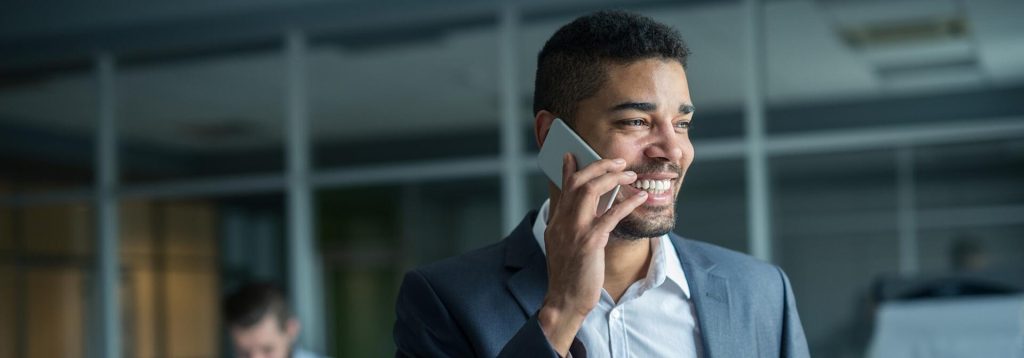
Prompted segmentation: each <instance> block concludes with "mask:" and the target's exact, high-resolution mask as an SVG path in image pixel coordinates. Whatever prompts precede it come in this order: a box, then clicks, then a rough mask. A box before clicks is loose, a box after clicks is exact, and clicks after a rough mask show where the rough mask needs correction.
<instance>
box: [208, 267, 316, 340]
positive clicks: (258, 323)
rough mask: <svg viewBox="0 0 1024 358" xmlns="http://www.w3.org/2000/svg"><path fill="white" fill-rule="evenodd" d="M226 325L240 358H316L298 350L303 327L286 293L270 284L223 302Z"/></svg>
mask: <svg viewBox="0 0 1024 358" xmlns="http://www.w3.org/2000/svg"><path fill="white" fill-rule="evenodd" d="M224 321H225V322H226V323H227V327H228V330H229V331H230V334H231V342H232V343H233V344H234V348H235V356H236V357H239V358H316V355H314V354H312V353H310V352H307V351H304V350H302V349H300V348H298V347H295V341H296V339H297V338H298V337H299V331H300V330H301V325H300V324H299V320H298V319H296V318H295V315H294V314H292V311H291V310H290V309H289V308H288V301H287V300H286V299H285V296H284V293H283V292H282V291H281V289H279V288H278V287H277V286H275V285H273V284H270V283H251V284H248V285H245V286H243V287H241V288H239V289H238V290H237V291H235V293H233V294H231V295H230V296H228V297H227V298H226V299H225V300H224Z"/></svg>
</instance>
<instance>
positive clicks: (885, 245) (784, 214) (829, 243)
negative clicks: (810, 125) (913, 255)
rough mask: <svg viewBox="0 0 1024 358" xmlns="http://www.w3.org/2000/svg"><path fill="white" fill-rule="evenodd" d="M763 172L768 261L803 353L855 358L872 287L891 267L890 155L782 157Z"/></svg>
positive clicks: (863, 339)
mask: <svg viewBox="0 0 1024 358" xmlns="http://www.w3.org/2000/svg"><path fill="white" fill-rule="evenodd" d="M771 171H772V174H773V181H774V182H773V188H774V190H775V192H774V193H773V218H772V220H773V224H774V227H773V230H774V232H775V260H776V262H778V263H780V265H781V266H782V268H783V269H785V270H786V274H787V275H789V278H790V280H791V281H792V284H793V290H794V292H795V294H796V297H797V304H798V307H799V310H800V318H801V319H802V321H803V325H804V330H805V331H806V333H807V339H808V343H809V344H810V345H811V351H813V352H815V354H816V355H821V356H828V357H838V356H847V355H850V354H853V355H861V354H863V350H864V349H865V348H866V347H867V344H868V338H869V337H870V329H871V319H872V318H871V317H872V316H873V314H874V312H873V311H871V308H870V305H871V302H872V301H871V299H873V296H872V287H873V285H874V283H875V282H876V280H877V279H878V278H880V277H883V276H891V275H893V274H895V273H896V272H897V270H898V267H899V262H898V260H899V251H898V232H897V228H896V222H897V220H896V218H897V216H896V204H897V201H896V198H897V196H896V171H895V152H893V151H892V150H878V151H868V152H852V153H835V154H813V155H799V156H786V157H780V158H774V159H773V160H772V163H771ZM837 307H841V308H843V309H836V308H837Z"/></svg>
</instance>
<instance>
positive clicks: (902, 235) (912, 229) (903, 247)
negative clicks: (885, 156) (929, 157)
mask: <svg viewBox="0 0 1024 358" xmlns="http://www.w3.org/2000/svg"><path fill="white" fill-rule="evenodd" d="M916 190H917V189H916V188H915V184H914V149H913V148H911V147H908V146H900V147H899V148H897V149H896V193H897V194H896V195H897V217H898V220H899V222H898V225H899V242H900V251H899V259H900V274H901V275H903V276H911V275H913V274H916V273H917V269H918V264H917V213H916V210H917V208H916V204H915V201H916V193H915V192H916Z"/></svg>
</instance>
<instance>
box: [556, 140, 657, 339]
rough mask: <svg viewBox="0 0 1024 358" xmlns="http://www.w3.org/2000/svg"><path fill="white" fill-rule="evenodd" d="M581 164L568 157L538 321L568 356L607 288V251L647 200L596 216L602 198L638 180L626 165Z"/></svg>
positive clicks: (628, 201) (629, 202) (621, 162)
mask: <svg viewBox="0 0 1024 358" xmlns="http://www.w3.org/2000/svg"><path fill="white" fill-rule="evenodd" d="M575 168H576V159H575V158H573V156H572V155H571V154H568V153H566V155H565V156H563V163H562V192H561V195H560V196H559V197H558V204H557V206H556V207H555V208H553V210H552V211H551V212H550V217H549V218H548V226H547V230H545V231H544V246H545V248H546V251H547V261H548V292H547V295H546V296H545V297H544V305H543V306H541V309H540V312H539V313H538V320H539V321H540V325H541V328H542V329H543V330H544V335H545V336H547V338H548V342H550V343H551V345H552V346H553V347H554V348H555V350H556V351H557V352H558V353H559V354H561V355H562V356H565V355H566V353H567V352H568V351H569V346H570V345H571V344H572V341H573V337H575V336H576V332H578V331H579V329H580V326H582V324H583V320H584V319H585V318H586V317H587V314H588V313H590V310H592V309H594V307H595V306H597V302H598V300H599V299H600V298H601V287H602V286H603V285H604V248H605V245H607V244H608V238H609V235H610V234H611V232H612V229H614V228H615V226H616V225H618V223H619V221H621V220H622V219H623V218H625V217H626V216H627V215H629V213H631V212H633V209H636V207H638V206H640V205H641V204H643V203H644V201H645V200H646V199H647V193H646V192H644V191H640V193H638V194H636V195H634V196H632V197H630V198H627V199H625V200H623V201H622V202H620V203H616V204H614V205H613V206H612V207H611V208H610V209H608V211H606V212H604V213H603V214H598V213H597V204H598V199H599V198H600V197H601V195H603V194H605V193H607V192H609V191H611V190H612V189H614V188H615V186H616V185H627V184H631V183H633V182H634V181H636V173H633V172H630V171H624V170H625V168H626V161H625V160H622V159H615V160H612V159H602V160H599V161H596V162H593V163H591V164H590V165H588V166H586V167H585V168H583V169H580V171H575Z"/></svg>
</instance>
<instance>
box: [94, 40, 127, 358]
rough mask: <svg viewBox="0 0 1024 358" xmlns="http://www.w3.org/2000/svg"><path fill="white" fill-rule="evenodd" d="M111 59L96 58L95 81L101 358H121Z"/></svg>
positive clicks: (114, 128) (114, 112)
mask: <svg viewBox="0 0 1024 358" xmlns="http://www.w3.org/2000/svg"><path fill="white" fill-rule="evenodd" d="M114 66H115V63H114V56H113V55H111V54H110V53H101V54H99V55H97V57H96V78H97V84H98V86H97V87H98V94H99V108H98V109H99V111H98V115H99V123H98V125H97V127H96V158H95V161H96V162H95V163H96V179H95V191H96V192H95V195H96V201H95V205H96V210H95V211H96V212H95V215H96V240H97V245H96V255H97V258H96V262H97V266H96V279H95V280H94V281H93V282H95V285H96V286H95V290H96V293H97V294H96V296H95V297H96V298H97V301H98V302H96V304H97V307H98V313H99V314H98V315H97V316H96V317H97V318H99V322H97V323H98V327H99V328H100V329H99V331H98V332H97V334H98V337H97V338H98V339H97V340H96V342H97V345H98V347H97V350H96V351H95V352H96V353H97V354H99V355H100V356H101V357H112V358H117V357H121V310H120V309H121V305H120V303H119V302H118V299H119V297H120V296H119V294H120V280H119V276H120V275H119V272H118V267H120V257H119V256H118V251H119V250H118V212H117V207H118V205H117V204H118V203H117V187H118V165H117V128H116V122H115V119H116V98H115V96H116V95H117V93H116V91H115V88H114V75H115V74H114V71H115V69H114Z"/></svg>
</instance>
